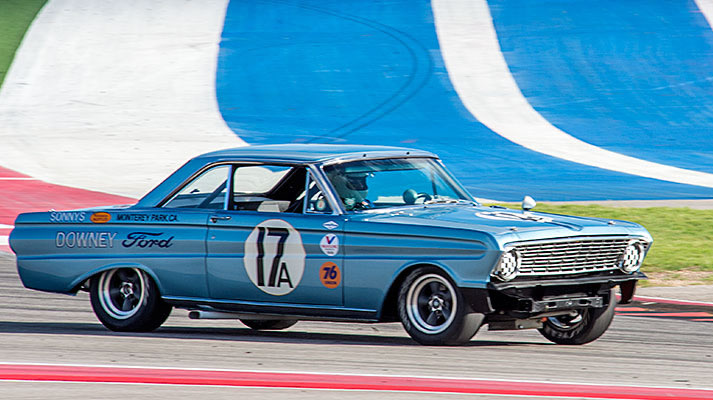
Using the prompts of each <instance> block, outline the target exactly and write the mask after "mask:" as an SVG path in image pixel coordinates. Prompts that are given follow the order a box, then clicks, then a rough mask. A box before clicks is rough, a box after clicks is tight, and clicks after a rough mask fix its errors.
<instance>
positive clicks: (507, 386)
mask: <svg viewBox="0 0 713 400" xmlns="http://www.w3.org/2000/svg"><path fill="white" fill-rule="evenodd" d="M1 380H5V381H34V382H38V381H41V382H85V383H129V384H153V385H189V386H205V385H212V386H226V387H259V388H281V389H295V388H299V389H321V390H325V389H326V390H349V391H376V392H381V391H396V392H428V393H461V394H481V395H502V396H546V397H550V398H563V397H570V398H590V399H612V398H616V399H625V400H628V399H632V400H633V399H640V400H663V399H672V398H675V399H678V400H693V399H713V390H706V389H682V388H664V387H641V386H608V385H582V384H576V383H541V382H522V381H505V380H497V381H496V380H483V379H460V378H435V377H407V376H383V375H378V376H377V375H340V374H331V373H293V372H258V371H230V370H201V369H172V368H138V367H137V368H134V367H105V366H73V365H23V364H0V381H1Z"/></svg>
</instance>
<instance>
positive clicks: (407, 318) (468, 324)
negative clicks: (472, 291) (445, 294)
mask: <svg viewBox="0 0 713 400" xmlns="http://www.w3.org/2000/svg"><path fill="white" fill-rule="evenodd" d="M426 275H438V276H439V277H440V278H442V279H443V280H444V281H446V282H448V283H449V284H450V286H451V288H452V289H453V292H454V293H453V294H454V299H455V310H453V313H454V314H455V316H454V318H453V319H452V320H451V322H450V324H449V325H448V327H446V328H445V329H443V330H441V331H439V332H438V333H433V334H429V333H425V332H423V331H422V330H420V329H418V327H416V326H415V324H416V323H417V322H414V321H413V320H412V317H411V315H409V314H410V313H409V312H408V309H407V308H408V307H409V304H408V300H407V298H408V293H409V291H410V290H411V288H412V286H413V285H414V284H416V283H417V282H418V280H419V278H421V277H423V276H426ZM397 307H398V315H399V319H400V320H401V324H402V325H403V327H404V329H405V330H406V332H407V333H408V334H409V335H410V336H411V337H412V338H413V339H414V340H415V341H417V342H419V343H421V344H424V345H431V346H437V345H461V344H463V343H466V342H468V341H469V340H470V339H471V338H472V337H473V335H475V333H476V332H477V331H478V328H480V325H481V324H482V321H483V315H482V314H477V313H468V312H467V310H466V308H467V304H466V301H465V299H464V298H463V295H462V294H461V291H460V290H459V289H458V287H457V286H456V285H455V283H454V282H453V280H452V279H451V278H450V277H449V276H448V275H447V274H446V273H444V272H443V271H442V270H441V269H439V268H436V267H420V268H417V269H416V270H414V271H412V272H411V273H409V274H408V276H407V277H406V279H405V280H404V281H403V283H402V284H401V287H400V288H399V293H398V306H397Z"/></svg>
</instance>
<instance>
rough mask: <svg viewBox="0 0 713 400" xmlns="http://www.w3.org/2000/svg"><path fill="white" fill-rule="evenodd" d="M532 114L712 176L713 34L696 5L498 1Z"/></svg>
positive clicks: (597, 141) (643, 0)
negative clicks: (531, 106) (532, 108)
mask: <svg viewBox="0 0 713 400" xmlns="http://www.w3.org/2000/svg"><path fill="white" fill-rule="evenodd" d="M489 3H490V9H491V13H492V15H493V20H494V22H495V27H496V31H497V33H498V38H499V40H500V45H501V48H502V50H503V54H504V55H505V58H506V60H507V62H508V65H509V66H510V69H511V71H512V73H513V76H514V77H515V79H516V81H517V83H518V86H519V87H520V89H521V90H522V92H523V94H524V95H525V97H527V98H528V100H529V101H530V103H531V104H532V105H533V107H534V108H535V109H536V110H537V111H539V112H540V113H541V114H542V115H543V116H544V117H545V118H547V119H548V120H549V121H550V122H551V123H552V124H554V125H555V126H557V127H558V128H560V129H562V130H564V131H565V132H568V133H570V134H571V135H573V136H576V137H578V138H580V139H582V140H584V141H586V142H589V143H592V144H594V145H596V146H600V147H603V148H606V149H609V150H612V151H616V152H619V153H622V154H626V155H630V156H633V157H637V158H642V159H646V160H649V161H654V162H658V163H662V164H668V165H674V166H677V167H681V168H687V169H693V170H699V171H704V172H708V173H713V30H711V27H710V26H708V23H707V22H706V20H705V18H704V16H703V14H701V12H700V10H698V8H697V7H696V4H695V2H694V1H693V0H678V1H672V0H665V1H651V0H637V1H619V0H603V1H596V2H592V1H590V0H586V1H585V0H546V1H528V0H490V1H489Z"/></svg>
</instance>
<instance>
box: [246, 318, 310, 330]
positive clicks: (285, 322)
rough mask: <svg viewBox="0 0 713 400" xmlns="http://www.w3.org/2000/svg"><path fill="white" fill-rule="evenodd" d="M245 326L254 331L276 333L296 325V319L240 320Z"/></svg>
mask: <svg viewBox="0 0 713 400" xmlns="http://www.w3.org/2000/svg"><path fill="white" fill-rule="evenodd" d="M240 322H242V323H243V324H244V325H245V326H247V327H248V328H250V329H254V330H256V331H265V330H271V331H278V330H281V329H287V328H289V327H291V326H292V325H294V324H296V323H297V320H296V319H241V320H240Z"/></svg>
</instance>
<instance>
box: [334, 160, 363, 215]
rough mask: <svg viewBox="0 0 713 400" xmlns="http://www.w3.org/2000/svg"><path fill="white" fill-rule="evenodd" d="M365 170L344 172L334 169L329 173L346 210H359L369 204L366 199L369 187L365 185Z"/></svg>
mask: <svg viewBox="0 0 713 400" xmlns="http://www.w3.org/2000/svg"><path fill="white" fill-rule="evenodd" d="M368 175H369V174H368V173H367V172H345V171H342V170H339V169H335V170H334V171H332V173H330V174H329V176H328V177H329V180H330V181H331V182H332V186H334V189H335V190H336V191H337V194H338V195H339V197H340V198H341V199H342V203H344V207H345V208H346V209H347V210H360V209H364V208H368V207H369V206H370V204H371V203H370V202H369V200H367V199H366V196H367V194H368V193H369V187H368V186H367V185H366V177H367V176H368Z"/></svg>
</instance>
